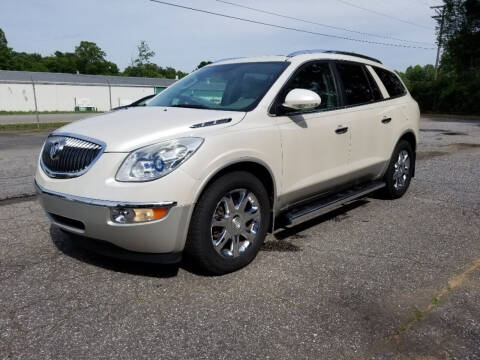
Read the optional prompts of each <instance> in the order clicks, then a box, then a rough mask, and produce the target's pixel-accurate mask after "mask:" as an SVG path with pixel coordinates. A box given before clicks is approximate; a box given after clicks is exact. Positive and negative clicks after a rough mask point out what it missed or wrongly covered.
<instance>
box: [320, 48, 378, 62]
mask: <svg viewBox="0 0 480 360" xmlns="http://www.w3.org/2000/svg"><path fill="white" fill-rule="evenodd" d="M325 52H326V53H328V54H338V55H348V56H356V57H359V58H362V59H367V60H370V61H374V62H377V63H379V64H381V63H382V62H381V61H380V60H378V59H375V58H373V57H370V56H367V55H362V54H357V53H354V52H348V51H338V50H327V51H325Z"/></svg>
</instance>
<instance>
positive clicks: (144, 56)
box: [134, 40, 155, 66]
mask: <svg viewBox="0 0 480 360" xmlns="http://www.w3.org/2000/svg"><path fill="white" fill-rule="evenodd" d="M137 50H138V56H137V58H136V59H135V60H134V64H135V65H137V66H143V65H146V64H150V59H151V58H152V57H154V56H155V52H154V51H152V50H150V47H149V46H148V44H147V43H146V41H145V40H142V41H140V45H138V46H137Z"/></svg>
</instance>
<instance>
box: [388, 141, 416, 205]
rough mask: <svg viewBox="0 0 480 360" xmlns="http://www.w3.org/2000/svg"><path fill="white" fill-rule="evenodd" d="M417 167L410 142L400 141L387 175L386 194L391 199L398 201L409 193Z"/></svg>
mask: <svg viewBox="0 0 480 360" xmlns="http://www.w3.org/2000/svg"><path fill="white" fill-rule="evenodd" d="M414 166H415V156H414V153H413V149H412V146H411V145H410V143H409V142H408V141H405V140H400V141H399V142H398V144H397V146H396V147H395V150H394V151H393V155H392V158H391V159H390V164H389V165H388V169H387V172H386V174H385V178H384V180H385V183H386V184H387V186H386V188H385V191H384V194H385V195H386V197H388V198H390V199H398V198H400V197H402V196H403V194H405V192H406V191H407V189H408V187H409V185H410V181H411V179H412V174H413V169H414Z"/></svg>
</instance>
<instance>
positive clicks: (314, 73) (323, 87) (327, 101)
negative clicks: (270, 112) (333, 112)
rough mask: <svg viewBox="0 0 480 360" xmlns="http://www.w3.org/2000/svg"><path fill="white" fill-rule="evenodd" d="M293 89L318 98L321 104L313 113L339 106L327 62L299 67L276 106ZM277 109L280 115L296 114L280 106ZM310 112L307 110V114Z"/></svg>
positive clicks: (333, 80) (281, 102)
mask: <svg viewBox="0 0 480 360" xmlns="http://www.w3.org/2000/svg"><path fill="white" fill-rule="evenodd" d="M293 89H306V90H311V91H313V92H315V93H317V94H318V95H319V96H320V99H321V100H322V102H321V104H320V105H319V106H318V107H316V108H315V109H314V110H313V111H319V110H328V109H333V108H337V107H338V106H339V98H338V92H337V89H336V86H335V79H334V77H333V74H332V71H331V69H330V65H329V64H328V63H327V62H313V63H310V64H307V65H304V66H303V67H301V68H300V70H298V71H297V73H296V74H295V75H294V77H293V78H292V79H290V81H289V82H288V83H287V85H286V86H285V88H284V89H283V90H282V92H281V94H280V96H279V101H278V105H281V104H283V102H284V101H285V97H286V96H287V94H288V93H289V92H290V91H291V90H293ZM277 109H279V110H280V111H279V112H280V113H281V114H288V113H290V112H293V111H295V112H298V111H296V110H292V109H286V108H284V107H282V106H277ZM311 111H312V110H309V111H308V112H311Z"/></svg>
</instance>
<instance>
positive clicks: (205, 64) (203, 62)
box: [195, 60, 212, 70]
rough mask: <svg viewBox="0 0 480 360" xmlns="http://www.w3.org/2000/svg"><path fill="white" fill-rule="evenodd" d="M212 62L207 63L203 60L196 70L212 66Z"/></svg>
mask: <svg viewBox="0 0 480 360" xmlns="http://www.w3.org/2000/svg"><path fill="white" fill-rule="evenodd" d="M211 63H212V62H211V61H205V60H203V61H202V62H201V63H200V64H198V66H197V68H196V69H195V70H198V69H201V68H202V67H204V66H207V65H210V64H211Z"/></svg>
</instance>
